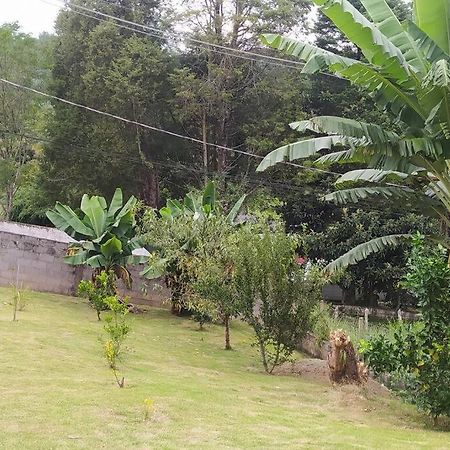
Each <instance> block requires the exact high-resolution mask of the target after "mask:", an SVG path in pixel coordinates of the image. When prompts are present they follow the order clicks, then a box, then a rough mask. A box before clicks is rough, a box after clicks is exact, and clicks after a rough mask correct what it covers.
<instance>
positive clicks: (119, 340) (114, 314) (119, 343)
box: [104, 296, 130, 388]
mask: <svg viewBox="0 0 450 450" xmlns="http://www.w3.org/2000/svg"><path fill="white" fill-rule="evenodd" d="M104 300H105V303H106V304H107V306H108V307H109V309H110V313H109V314H108V316H107V317H106V318H105V321H106V324H105V326H104V329H105V331H106V333H107V334H108V339H107V340H106V342H105V343H104V352H105V357H106V360H107V361H108V364H109V367H110V368H111V370H112V372H113V374H114V378H115V379H116V383H117V385H118V386H119V387H120V388H123V387H124V384H125V378H124V377H122V378H120V376H119V372H118V369H117V363H118V360H119V359H120V356H121V354H122V353H123V349H124V347H123V343H124V341H125V339H126V337H127V335H128V333H129V332H130V326H129V325H128V323H127V322H126V319H125V317H126V315H127V314H128V308H127V305H126V302H125V301H120V300H119V299H118V298H117V296H110V297H106V298H105V299H104Z"/></svg>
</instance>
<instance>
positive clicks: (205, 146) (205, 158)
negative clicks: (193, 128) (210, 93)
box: [202, 109, 208, 186]
mask: <svg viewBox="0 0 450 450" xmlns="http://www.w3.org/2000/svg"><path fill="white" fill-rule="evenodd" d="M202 139H203V170H204V171H205V176H204V180H205V186H206V184H207V183H208V144H207V139H208V134H207V123H206V109H203V116H202Z"/></svg>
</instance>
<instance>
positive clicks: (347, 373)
mask: <svg viewBox="0 0 450 450" xmlns="http://www.w3.org/2000/svg"><path fill="white" fill-rule="evenodd" d="M328 367H329V368H330V379H331V381H332V382H333V383H340V384H342V383H347V384H349V383H357V384H362V383H365V382H366V381H367V378H368V370H367V367H366V366H365V365H364V363H362V362H361V361H359V358H358V356H357V354H356V351H355V348H354V347H353V344H352V342H351V341H350V337H349V336H348V335H347V334H346V332H345V331H343V330H335V331H332V332H331V334H330V350H329V352H328Z"/></svg>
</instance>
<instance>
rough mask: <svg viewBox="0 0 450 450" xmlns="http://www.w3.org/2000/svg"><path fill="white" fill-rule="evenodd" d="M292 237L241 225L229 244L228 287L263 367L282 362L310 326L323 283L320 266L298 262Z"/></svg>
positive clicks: (272, 366) (266, 229) (273, 366)
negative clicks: (229, 284) (254, 340)
mask: <svg viewBox="0 0 450 450" xmlns="http://www.w3.org/2000/svg"><path fill="white" fill-rule="evenodd" d="M296 246H297V241H296V239H295V238H294V237H293V236H291V235H287V234H286V233H285V232H284V231H283V230H282V229H280V228H277V229H275V230H273V229H271V228H270V227H268V226H261V225H260V227H259V229H256V230H255V228H254V227H253V226H244V227H242V228H241V229H240V230H239V231H238V232H237V233H236V235H235V241H234V245H233V247H232V260H233V272H232V281H231V283H232V288H233V290H234V296H236V298H238V299H239V303H240V305H239V309H240V313H241V317H242V319H243V320H244V321H245V322H247V323H248V324H249V325H250V326H251V327H252V328H253V331H254V333H255V337H256V344H257V346H258V348H259V351H260V355H261V360H262V363H263V366H264V369H265V370H266V371H267V372H269V373H270V372H272V371H273V369H274V368H275V366H276V365H278V364H280V363H282V362H284V361H286V360H287V359H288V358H289V357H290V356H291V354H292V352H293V351H294V349H295V348H296V345H297V344H298V341H299V339H300V338H301V337H303V336H304V334H305V333H306V332H307V331H309V330H310V329H311V327H312V322H313V317H314V316H313V310H314V308H315V307H317V305H318V302H319V300H320V299H321V295H322V286H323V284H324V283H325V282H326V279H325V278H324V276H323V274H322V273H321V270H320V268H319V267H316V266H310V267H305V266H300V265H298V264H297V262H296V259H295V249H296Z"/></svg>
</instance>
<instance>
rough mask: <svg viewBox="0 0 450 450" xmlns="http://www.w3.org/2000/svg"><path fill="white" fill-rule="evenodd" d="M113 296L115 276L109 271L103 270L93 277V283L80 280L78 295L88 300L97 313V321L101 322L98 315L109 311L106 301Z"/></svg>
mask: <svg viewBox="0 0 450 450" xmlns="http://www.w3.org/2000/svg"><path fill="white" fill-rule="evenodd" d="M114 294H115V275H114V273H113V272H111V271H109V272H107V271H105V270H103V271H102V272H100V273H99V274H98V275H96V276H95V277H94V281H91V280H82V281H80V284H79V285H78V295H79V296H80V297H84V298H87V299H88V300H89V302H90V304H91V306H92V307H93V308H94V309H95V310H96V311H97V318H98V320H101V318H100V313H101V312H102V311H106V310H107V309H109V308H108V303H107V301H106V299H107V298H108V297H111V296H113V295H114Z"/></svg>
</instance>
